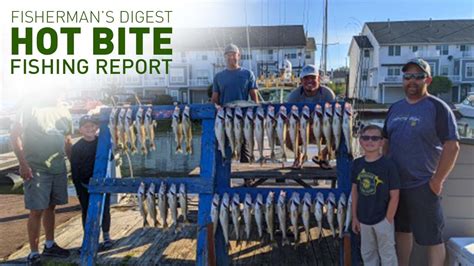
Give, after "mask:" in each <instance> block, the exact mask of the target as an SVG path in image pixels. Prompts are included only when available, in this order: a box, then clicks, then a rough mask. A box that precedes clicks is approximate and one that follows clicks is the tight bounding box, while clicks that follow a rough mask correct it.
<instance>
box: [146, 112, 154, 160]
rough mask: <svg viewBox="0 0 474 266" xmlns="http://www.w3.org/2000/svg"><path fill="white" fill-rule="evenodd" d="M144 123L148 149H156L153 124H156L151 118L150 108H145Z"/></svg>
mask: <svg viewBox="0 0 474 266" xmlns="http://www.w3.org/2000/svg"><path fill="white" fill-rule="evenodd" d="M144 124H145V132H146V135H147V138H148V141H149V146H150V150H152V151H154V150H156V145H155V124H156V121H155V120H153V109H152V108H148V109H146V112H145V119H144Z"/></svg>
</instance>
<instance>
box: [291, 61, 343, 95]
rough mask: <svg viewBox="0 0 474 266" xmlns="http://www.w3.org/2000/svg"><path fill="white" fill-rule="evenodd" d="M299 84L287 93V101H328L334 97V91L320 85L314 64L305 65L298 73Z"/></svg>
mask: <svg viewBox="0 0 474 266" xmlns="http://www.w3.org/2000/svg"><path fill="white" fill-rule="evenodd" d="M300 79H301V86H300V87H298V88H296V89H295V90H293V91H292V92H291V93H290V95H288V100H287V102H289V103H303V102H304V103H315V102H330V101H334V99H335V98H336V96H335V94H334V92H333V91H332V90H331V89H330V88H328V87H326V86H323V85H321V83H320V76H319V73H318V70H317V69H316V66H315V65H306V66H304V67H303V69H302V70H301V74H300Z"/></svg>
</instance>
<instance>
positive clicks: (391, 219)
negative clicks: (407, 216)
mask: <svg viewBox="0 0 474 266" xmlns="http://www.w3.org/2000/svg"><path fill="white" fill-rule="evenodd" d="M385 219H387V221H388V223H389V224H393V220H394V219H393V217H388V216H385Z"/></svg>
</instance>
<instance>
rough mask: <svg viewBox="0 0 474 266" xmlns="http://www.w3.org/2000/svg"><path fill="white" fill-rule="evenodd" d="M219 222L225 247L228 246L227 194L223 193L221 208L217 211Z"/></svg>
mask: <svg viewBox="0 0 474 266" xmlns="http://www.w3.org/2000/svg"><path fill="white" fill-rule="evenodd" d="M219 221H220V224H221V227H222V233H223V234H224V241H225V245H226V247H228V246H229V194H227V193H224V196H222V202H221V208H220V210H219Z"/></svg>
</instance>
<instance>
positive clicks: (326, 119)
mask: <svg viewBox="0 0 474 266" xmlns="http://www.w3.org/2000/svg"><path fill="white" fill-rule="evenodd" d="M323 134H324V139H325V140H326V147H327V149H328V154H329V157H331V154H332V105H331V104H330V103H326V104H325V105H324V115H323Z"/></svg>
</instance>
